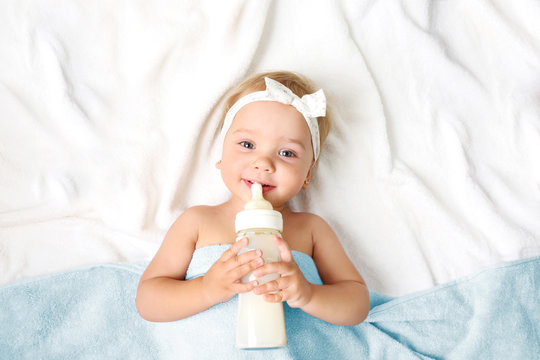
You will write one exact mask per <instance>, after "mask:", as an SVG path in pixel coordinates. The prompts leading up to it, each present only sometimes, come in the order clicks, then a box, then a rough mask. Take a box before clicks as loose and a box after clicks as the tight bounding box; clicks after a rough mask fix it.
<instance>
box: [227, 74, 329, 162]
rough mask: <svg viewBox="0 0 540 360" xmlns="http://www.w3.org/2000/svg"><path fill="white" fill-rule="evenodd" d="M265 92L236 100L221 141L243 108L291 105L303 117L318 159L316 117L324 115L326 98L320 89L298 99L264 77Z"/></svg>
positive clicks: (314, 154)
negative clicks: (257, 103) (259, 104)
mask: <svg viewBox="0 0 540 360" xmlns="http://www.w3.org/2000/svg"><path fill="white" fill-rule="evenodd" d="M264 82H265V83H266V90H264V91H257V92H253V93H250V94H247V95H246V96H243V97H241V98H240V99H238V101H237V102H235V103H234V105H233V106H231V108H230V109H229V111H227V114H226V115H225V120H224V121H223V128H222V129H221V140H222V141H223V140H224V139H225V135H226V134H227V131H229V128H230V127H231V124H232V122H233V120H234V117H235V116H236V113H237V112H238V111H239V110H240V109H241V108H242V107H244V106H246V105H247V104H249V103H252V102H255V101H277V102H280V103H282V104H285V105H292V106H294V107H295V109H296V110H298V112H300V113H301V114H302V116H304V119H306V123H307V125H308V127H309V132H310V133H311V145H312V146H313V157H314V159H315V160H317V159H318V158H319V153H320V138H319V125H318V123H317V116H325V115H326V97H325V96H324V92H323V90H322V89H320V90H318V91H317V92H314V93H313V94H306V95H304V96H302V98H299V97H298V96H297V95H296V94H295V93H293V92H292V91H291V90H290V89H289V88H288V87H286V86H285V85H283V84H281V83H280V82H278V81H275V80H272V79H270V78H267V77H265V78H264Z"/></svg>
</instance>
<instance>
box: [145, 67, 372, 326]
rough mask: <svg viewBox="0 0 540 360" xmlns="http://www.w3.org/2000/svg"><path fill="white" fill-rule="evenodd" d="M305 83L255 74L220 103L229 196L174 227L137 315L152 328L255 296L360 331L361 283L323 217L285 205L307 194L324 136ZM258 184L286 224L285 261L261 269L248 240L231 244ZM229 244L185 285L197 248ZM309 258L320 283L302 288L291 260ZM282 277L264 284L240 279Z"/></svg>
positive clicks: (319, 96) (321, 101) (318, 97)
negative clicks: (238, 217)
mask: <svg viewBox="0 0 540 360" xmlns="http://www.w3.org/2000/svg"><path fill="white" fill-rule="evenodd" d="M314 90H315V89H314V87H313V85H311V84H310V82H309V81H308V80H307V79H305V78H304V77H302V76H300V75H297V74H294V73H290V72H272V73H264V74H257V75H254V76H251V77H249V78H248V79H246V80H244V81H243V82H242V83H241V84H240V85H238V87H237V88H236V89H235V90H234V91H233V93H232V94H231V96H230V97H229V99H228V101H227V103H226V113H225V116H224V119H223V123H222V140H223V152H222V157H221V160H220V161H218V163H217V164H216V167H217V168H218V169H219V170H220V171H221V176H222V178H223V181H224V183H225V185H226V186H227V188H228V189H229V190H230V192H231V198H230V199H229V200H228V201H226V202H224V203H222V204H220V205H216V206H195V207H192V208H189V209H187V210H186V211H185V212H184V213H183V214H182V215H181V216H180V217H178V219H177V220H176V221H175V222H174V224H173V225H172V226H171V228H170V229H169V231H168V232H167V235H166V236H165V239H164V240H163V243H162V245H161V247H160V249H159V250H158V252H157V253H156V255H155V257H154V258H153V260H152V261H151V262H150V264H149V265H148V268H147V269H146V270H145V272H144V273H143V275H142V277H141V280H140V282H139V288H138V291H137V309H138V311H139V313H140V315H141V316H142V317H143V318H145V319H146V320H150V321H173V320H179V319H183V318H186V317H188V316H191V315H194V314H197V313H199V312H201V311H204V310H206V309H209V308H210V307H212V306H213V305H215V304H218V303H220V302H226V301H229V300H230V299H231V298H232V297H233V296H234V295H235V294H238V293H243V292H248V291H253V292H254V293H255V294H259V295H261V296H264V298H265V300H266V301H270V302H281V301H286V302H287V303H288V305H289V306H291V307H296V308H300V309H302V310H303V311H304V312H306V313H308V314H311V315H312V316H315V317H317V318H320V319H322V320H325V321H327V322H330V323H333V324H338V325H356V324H359V323H360V322H362V321H363V320H364V319H365V318H366V316H367V314H368V312H369V294H368V289H367V287H366V285H365V282H364V280H363V279H362V276H361V275H360V274H359V273H358V271H357V270H356V268H355V267H354V265H353V264H352V262H351V261H350V260H349V258H348V257H347V255H346V253H345V251H344V249H343V247H342V246H341V244H340V242H339V240H338V238H337V236H336V234H335V233H334V232H333V230H332V229H331V228H330V226H329V225H328V224H327V223H326V222H325V221H324V220H323V219H322V218H320V217H318V216H316V215H314V214H310V213H305V212H293V211H291V210H290V209H289V208H288V207H287V202H288V201H289V200H291V199H292V198H293V197H294V196H295V195H296V194H298V193H299V192H300V191H301V190H302V189H307V188H308V187H309V183H310V179H311V175H312V172H313V168H314V165H315V164H316V161H317V159H318V156H319V152H320V147H321V144H322V142H323V141H324V139H325V138H326V136H327V134H328V130H329V123H328V120H329V119H327V118H326V117H325V108H326V100H325V98H324V94H323V93H322V90H319V91H317V92H314ZM254 182H257V183H260V184H262V185H263V191H264V197H265V199H266V200H268V201H270V202H271V203H272V205H273V207H274V209H275V210H277V211H280V212H281V214H282V216H283V233H282V235H283V238H280V237H277V236H276V237H275V239H274V241H275V242H276V245H277V246H278V248H279V249H280V253H281V258H282V261H281V262H276V263H267V264H264V261H263V259H262V253H261V251H260V250H253V251H248V252H245V253H243V254H241V255H238V252H239V251H240V250H241V249H242V247H244V246H246V245H247V238H244V239H242V240H239V241H237V242H235V230H234V220H235V216H236V214H237V213H238V212H239V211H241V210H243V208H244V204H245V203H246V202H247V201H249V200H250V199H251V191H250V187H251V184H253V183H254ZM218 244H231V245H232V246H231V247H230V248H229V249H228V250H226V251H225V252H224V253H223V254H222V255H221V257H220V258H219V259H218V260H217V261H216V262H215V263H214V264H213V265H212V266H211V267H210V268H209V270H208V271H207V272H206V274H205V275H204V276H201V277H198V278H195V279H192V280H185V274H186V270H187V268H188V266H189V264H190V261H191V258H192V255H193V252H194V251H195V249H199V248H202V247H204V246H210V245H218ZM291 250H296V251H300V252H303V253H305V254H307V255H309V256H311V257H312V258H313V261H314V263H315V265H316V266H317V269H318V271H319V275H320V277H321V279H322V281H323V285H315V284H312V283H310V282H308V281H307V280H306V279H305V278H304V276H303V274H302V272H301V271H300V269H299V268H298V266H297V265H296V263H295V262H294V259H293V257H292V254H291ZM252 271H254V275H255V276H256V277H261V276H263V275H265V274H270V273H279V274H280V275H281V276H280V277H279V278H278V279H277V280H274V281H271V282H268V283H266V284H263V285H260V286H259V284H258V283H257V281H256V280H254V281H251V282H249V283H242V282H241V281H240V279H241V278H242V277H243V276H245V275H246V274H248V273H250V272H252Z"/></svg>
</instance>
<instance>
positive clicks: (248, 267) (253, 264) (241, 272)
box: [229, 257, 264, 279]
mask: <svg viewBox="0 0 540 360" xmlns="http://www.w3.org/2000/svg"><path fill="white" fill-rule="evenodd" d="M263 264H264V260H263V258H261V257H259V258H256V259H253V260H251V261H250V262H248V263H245V264H242V265H240V266H237V267H235V268H233V269H231V270H230V272H229V274H230V276H231V278H233V279H240V278H242V277H244V276H246V275H247V274H249V273H250V272H252V271H253V270H255V269H257V268H259V267H261V266H262V265H263Z"/></svg>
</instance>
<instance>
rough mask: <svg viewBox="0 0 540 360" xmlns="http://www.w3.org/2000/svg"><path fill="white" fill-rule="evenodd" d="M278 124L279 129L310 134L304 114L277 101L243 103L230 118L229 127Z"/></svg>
mask: <svg viewBox="0 0 540 360" xmlns="http://www.w3.org/2000/svg"><path fill="white" fill-rule="evenodd" d="M240 126H241V127H247V128H250V127H253V128H260V127H268V128H271V127H272V126H279V129H280V130H284V131H287V130H290V132H295V131H298V130H302V131H301V132H305V133H306V134H307V135H309V136H311V135H310V131H309V127H308V126H307V124H306V121H305V119H304V116H303V115H302V114H301V113H300V112H299V111H298V110H297V109H296V108H295V107H294V106H292V105H287V104H282V103H280V102H277V101H255V102H252V103H249V104H246V105H244V106H243V107H242V108H240V110H238V112H237V113H236V115H235V117H234V118H233V120H232V123H231V128H237V127H240Z"/></svg>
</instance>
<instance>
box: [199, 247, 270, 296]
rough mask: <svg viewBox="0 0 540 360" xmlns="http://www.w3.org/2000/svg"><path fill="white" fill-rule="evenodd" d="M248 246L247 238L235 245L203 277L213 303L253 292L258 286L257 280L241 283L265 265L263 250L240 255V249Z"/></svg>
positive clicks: (206, 292) (204, 287)
mask: <svg viewBox="0 0 540 360" xmlns="http://www.w3.org/2000/svg"><path fill="white" fill-rule="evenodd" d="M247 244H248V239H247V238H243V239H241V240H239V241H237V242H236V243H234V244H233V245H232V246H231V248H230V249H229V250H227V251H225V252H224V253H223V254H222V255H221V257H220V258H219V259H218V260H217V261H216V262H215V263H214V264H213V265H212V266H211V267H210V269H208V271H207V272H206V274H205V275H204V276H203V289H204V293H205V296H206V297H207V299H208V300H209V301H210V302H211V303H213V304H217V303H219V302H226V301H229V300H230V299H232V297H233V296H234V295H235V294H238V293H243V292H247V291H251V290H252V289H253V288H254V287H255V286H257V285H258V282H257V281H256V280H254V281H251V282H249V283H247V284H243V283H242V281H241V279H242V277H243V276H245V275H247V274H248V273H250V272H252V271H253V270H255V269H256V268H258V267H260V266H261V265H262V264H263V263H264V260H263V258H262V256H261V255H262V252H261V250H254V251H247V252H245V253H243V254H242V255H238V252H239V251H240V249H242V248H243V247H244V246H246V245H247Z"/></svg>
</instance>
